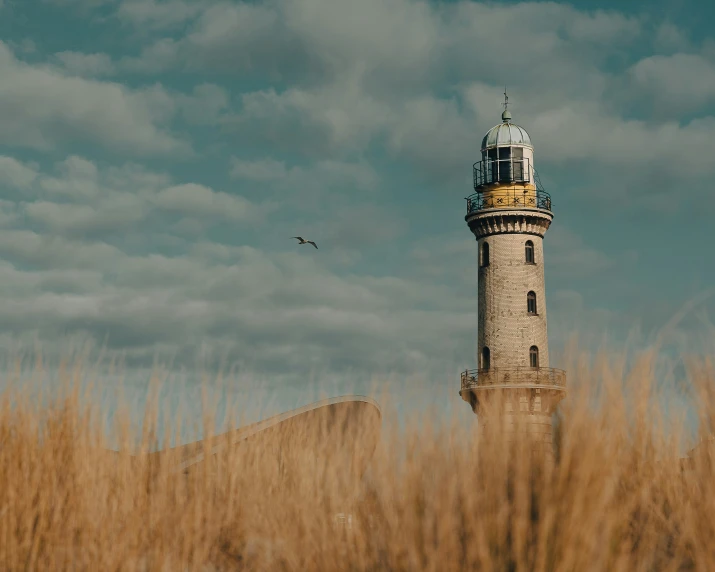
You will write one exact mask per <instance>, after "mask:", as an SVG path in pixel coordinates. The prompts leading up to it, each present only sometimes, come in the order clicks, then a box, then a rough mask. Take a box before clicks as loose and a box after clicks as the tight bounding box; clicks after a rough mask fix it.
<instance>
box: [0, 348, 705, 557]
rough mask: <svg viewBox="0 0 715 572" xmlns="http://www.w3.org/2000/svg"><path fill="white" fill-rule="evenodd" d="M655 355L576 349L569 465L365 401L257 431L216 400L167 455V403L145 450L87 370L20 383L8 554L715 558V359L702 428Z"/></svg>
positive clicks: (146, 436)
mask: <svg viewBox="0 0 715 572" xmlns="http://www.w3.org/2000/svg"><path fill="white" fill-rule="evenodd" d="M656 357H657V356H655V355H653V354H646V355H642V356H639V357H638V359H636V360H635V362H634V363H633V364H632V365H631V367H629V368H626V367H625V365H624V364H625V360H623V359H621V358H613V357H608V356H604V355H601V356H598V357H597V359H595V361H594V360H590V361H589V360H574V361H573V363H572V364H571V365H570V366H569V371H568V373H569V380H577V383H572V384H570V387H569V394H568V396H567V398H566V400H565V401H564V402H562V405H561V416H560V423H559V431H558V435H560V442H559V446H558V462H557V464H556V465H555V466H554V467H553V468H551V467H550V466H548V465H543V464H542V462H541V459H540V458H539V457H532V456H530V455H527V454H525V450H524V449H523V448H520V447H519V445H518V444H516V445H514V446H510V447H506V446H504V445H501V444H499V443H495V442H480V441H479V438H478V435H477V433H476V422H475V423H474V424H472V425H471V426H470V427H467V428H465V427H464V426H460V425H459V424H458V423H451V422H449V421H445V420H444V419H440V418H439V417H434V416H425V415H422V416H420V417H418V418H414V419H412V420H411V421H410V422H408V423H407V425H406V426H401V425H400V426H398V424H396V423H393V422H392V421H391V417H390V416H389V415H384V416H383V418H382V419H381V420H380V419H379V418H377V419H375V417H374V415H373V416H370V415H368V416H367V417H361V416H360V415H357V416H356V414H355V411H354V410H352V409H350V408H344V409H337V410H335V411H334V412H333V413H331V414H330V415H329V416H327V415H324V416H318V417H315V418H314V419H313V421H312V422H309V423H292V424H287V425H285V426H284V427H283V428H282V429H280V430H274V431H272V432H268V433H265V432H264V433H265V434H259V435H257V436H256V437H254V438H251V439H248V440H243V441H241V442H240V444H235V443H234V444H232V441H230V440H228V437H226V436H223V437H222V436H217V437H211V436H210V435H209V429H208V428H210V427H212V426H214V425H213V420H212V419H211V415H210V414H209V413H207V414H206V419H205V420H204V428H205V432H204V435H205V436H207V438H206V439H205V440H204V441H203V442H202V443H200V444H197V445H194V446H190V447H179V448H175V449H167V450H165V451H163V452H160V453H151V454H149V453H147V451H150V450H151V449H152V447H153V446H154V442H153V440H154V436H155V435H156V417H153V418H152V416H151V415H148V417H147V419H145V421H144V425H143V427H142V428H141V434H140V435H139V436H138V437H139V440H140V442H141V446H140V447H139V449H137V448H136V447H133V446H132V445H131V443H134V442H135V438H136V437H137V435H134V434H133V430H132V429H133V428H132V426H131V424H130V423H129V422H128V421H127V419H128V418H127V417H126V416H122V415H117V416H116V418H115V429H114V431H115V434H116V438H115V439H113V441H114V442H117V443H120V447H119V452H114V451H110V450H108V445H107V442H106V441H105V440H106V431H105V430H104V427H103V425H102V420H101V419H100V418H99V416H98V414H97V412H96V411H94V410H93V409H92V407H91V406H90V405H88V404H87V401H86V400H84V399H82V398H81V395H80V391H79V389H78V388H77V386H76V384H73V379H74V377H73V376H74V374H72V373H71V370H70V369H67V370H65V371H66V373H65V377H66V379H67V381H68V383H67V389H66V390H65V391H63V392H61V393H58V394H57V395H56V396H55V397H54V398H53V399H52V400H51V401H50V402H47V401H44V402H42V401H38V400H37V399H36V397H34V396H32V395H29V394H24V393H23V391H22V389H18V388H17V387H12V384H10V386H11V388H10V389H7V390H6V391H5V393H4V395H3V396H2V398H0V569H2V570H64V569H72V570H103V571H105V570H107V571H109V570H162V571H163V570H167V571H168V570H172V571H173V570H271V571H274V570H275V571H278V570H330V571H333V570H432V571H447V570H520V571H521V570H523V571H546V570H559V571H560V570H563V571H585V570H609V571H612V570H624V571H625V570H628V571H634V570H715V471H714V470H713V465H712V456H713V455H712V452H711V451H710V450H709V448H708V446H707V443H706V442H705V441H703V443H704V444H703V445H702V446H700V447H698V448H697V449H696V453H694V454H692V455H691V456H690V457H688V458H687V460H686V461H684V460H683V459H682V458H683V457H684V451H685V450H688V449H691V448H692V447H693V446H694V445H696V444H697V443H699V442H700V439H701V438H706V437H707V436H709V435H710V434H711V433H712V431H713V422H714V421H715V366H714V363H713V361H712V360H709V359H706V358H693V359H690V360H688V368H687V369H688V378H689V379H688V384H687V388H688V394H687V397H686V398H685V399H687V400H688V401H689V406H690V410H691V412H692V414H693V415H697V416H698V421H699V431H700V434H699V435H697V436H695V437H693V436H692V435H688V434H687V432H686V431H685V426H684V420H683V419H682V417H680V416H678V415H676V414H674V413H673V411H669V410H668V407H667V399H665V400H664V399H663V396H662V395H660V394H659V392H661V391H662V384H659V383H656V379H655V374H654V371H655V367H654V364H655V360H656ZM8 375H9V374H8ZM456 384H457V381H455V387H456ZM452 390H453V388H449V389H445V391H452ZM464 407H465V408H466V407H468V405H466V404H465V405H464ZM380 425H382V426H381V427H380ZM167 429H168V431H166V432H165V435H170V434H171V430H170V429H171V428H170V427H168V428H167ZM377 430H379V431H377ZM228 435H229V437H230V435H235V434H234V433H229V434H228ZM373 443H375V444H376V446H375V447H373ZM358 445H359V446H358ZM187 459H189V460H193V461H195V462H193V464H191V463H188V464H187V463H186V461H187ZM182 463H183V464H182ZM187 466H188V468H187ZM338 513H342V514H345V515H350V521H349V525H348V524H345V523H343V524H340V523H339V522H338V523H336V519H335V516H336V514H338Z"/></svg>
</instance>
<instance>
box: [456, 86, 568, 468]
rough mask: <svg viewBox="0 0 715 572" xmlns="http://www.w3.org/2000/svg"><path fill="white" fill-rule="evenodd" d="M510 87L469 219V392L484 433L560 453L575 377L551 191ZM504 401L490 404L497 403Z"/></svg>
mask: <svg viewBox="0 0 715 572" xmlns="http://www.w3.org/2000/svg"><path fill="white" fill-rule="evenodd" d="M508 106H509V99H508V97H507V95H506V90H505V91H504V112H503V113H502V122H501V123H499V124H498V125H495V126H494V127H492V128H491V129H490V130H489V131H488V132H487V134H486V135H485V136H484V138H483V139H482V145H481V159H480V160H479V161H477V162H476V163H474V165H473V175H474V191H475V192H474V194H472V195H471V196H469V197H467V214H466V216H465V220H466V222H467V224H468V225H469V230H471V231H472V233H473V234H474V236H475V237H476V240H477V246H478V249H479V257H478V264H479V269H478V278H477V281H478V286H479V291H478V292H479V293H478V324H477V329H478V331H477V346H478V348H477V349H478V352H477V359H478V363H477V364H475V365H476V366H477V367H476V368H474V369H471V370H466V371H464V372H463V373H462V375H461V388H460V395H461V397H462V399H464V400H465V401H467V402H468V403H469V404H470V405H471V407H472V410H473V411H474V413H476V414H477V418H478V422H479V427H480V430H482V431H483V432H485V433H490V432H491V431H492V430H496V432H498V433H501V434H505V435H506V436H507V437H511V438H513V437H514V436H516V435H518V436H519V437H523V436H525V435H524V432H525V434H526V436H529V437H531V438H533V440H534V443H535V444H536V445H537V448H538V449H539V450H541V451H543V453H544V454H545V455H546V456H548V457H550V458H553V430H552V416H553V413H554V410H555V408H556V406H557V404H558V402H559V401H560V400H561V399H563V397H564V396H565V392H566V374H565V372H564V371H562V370H559V369H554V368H551V367H550V366H549V341H548V336H547V329H546V283H545V280H544V245H543V240H544V235H545V234H546V231H547V230H548V228H549V226H550V225H551V221H552V220H553V218H554V215H553V213H552V205H551V196H550V195H549V194H548V193H547V192H546V191H544V189H543V188H542V186H541V183H540V181H539V178H538V175H537V173H536V169H535V168H534V147H533V145H532V142H531V138H530V137H529V134H528V133H527V132H526V130H525V129H524V128H523V127H520V126H519V125H516V124H515V123H512V117H511V113H510V112H509V108H508ZM490 402H491V403H492V404H497V403H498V406H494V407H489V403H490Z"/></svg>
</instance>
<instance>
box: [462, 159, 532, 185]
mask: <svg viewBox="0 0 715 572" xmlns="http://www.w3.org/2000/svg"><path fill="white" fill-rule="evenodd" d="M472 172H473V174H474V190H477V189H478V188H480V187H483V186H485V185H492V184H497V183H500V184H509V183H531V182H532V181H531V169H530V164H529V159H514V158H509V159H485V160H483V161H477V162H476V163H474V165H473V166H472Z"/></svg>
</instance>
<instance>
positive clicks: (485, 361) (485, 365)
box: [482, 346, 492, 369]
mask: <svg viewBox="0 0 715 572" xmlns="http://www.w3.org/2000/svg"><path fill="white" fill-rule="evenodd" d="M491 361H492V360H491V354H490V352H489V348H488V347H486V346H484V347H483V348H482V369H489V368H490V367H491Z"/></svg>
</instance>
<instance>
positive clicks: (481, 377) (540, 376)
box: [460, 366, 566, 393]
mask: <svg viewBox="0 0 715 572" xmlns="http://www.w3.org/2000/svg"><path fill="white" fill-rule="evenodd" d="M461 377H462V389H461V391H460V393H461V392H462V391H464V390H467V389H497V388H509V387H513V388H516V387H527V388H528V387H539V388H547V389H556V390H561V391H565V390H566V372H565V371H564V370H562V369H555V368H552V367H527V366H524V367H509V368H506V367H505V368H500V367H493V368H491V369H468V370H465V371H463V372H462V376H461Z"/></svg>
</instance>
